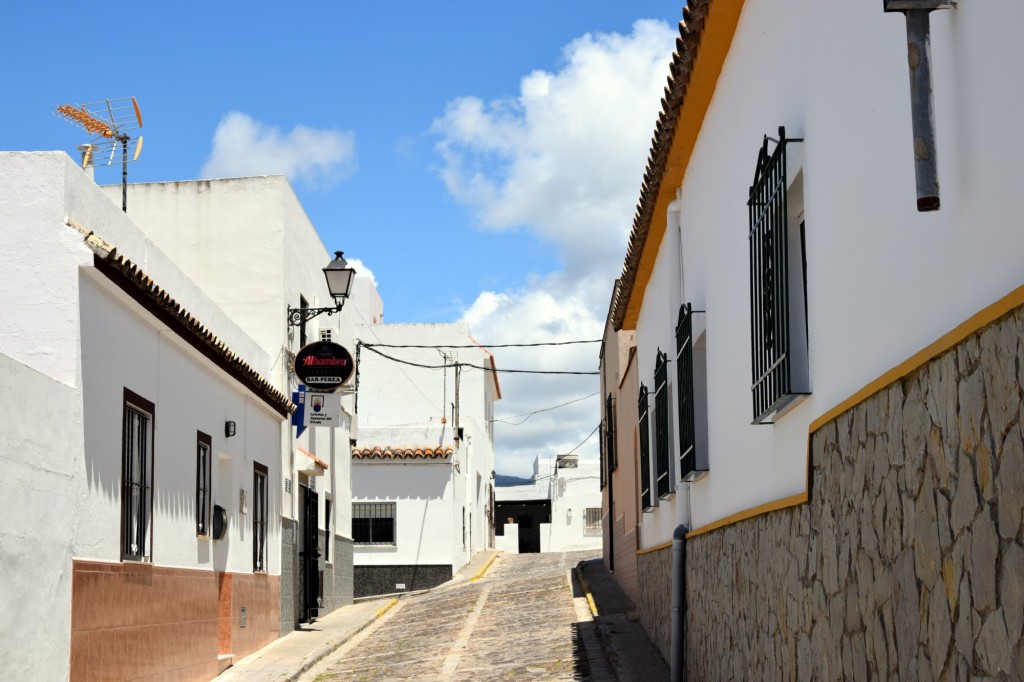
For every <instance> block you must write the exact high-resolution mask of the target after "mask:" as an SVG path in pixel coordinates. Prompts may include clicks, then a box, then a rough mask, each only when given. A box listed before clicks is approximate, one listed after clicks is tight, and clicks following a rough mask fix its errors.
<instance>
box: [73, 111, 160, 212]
mask: <svg viewBox="0 0 1024 682" xmlns="http://www.w3.org/2000/svg"><path fill="white" fill-rule="evenodd" d="M54 113H56V114H57V115H58V116H60V117H62V118H66V119H67V120H68V121H70V122H71V123H74V124H75V125H78V126H81V127H82V128H85V131H86V132H87V133H89V134H91V135H95V137H94V138H93V139H92V140H91V141H90V142H89V143H88V144H84V145H82V146H81V147H79V149H81V150H82V168H89V167H95V166H111V165H113V164H114V162H115V161H120V162H121V209H122V210H123V211H124V212H125V213H127V212H128V161H136V160H138V158H139V153H140V152H142V136H141V135H139V136H138V137H136V138H132V136H131V135H129V134H128V133H126V132H125V131H126V130H134V129H136V128H141V127H142V112H140V111H139V103H138V102H137V101H135V98H134V97H122V98H120V99H105V100H103V101H102V102H93V103H91V104H61V105H60V106H59V107H57V109H56V111H55V112H54ZM133 141H134V142H135V145H134V151H133V152H132V153H131V154H129V147H130V146H131V143H132V142H133Z"/></svg>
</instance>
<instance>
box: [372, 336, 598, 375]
mask: <svg viewBox="0 0 1024 682" xmlns="http://www.w3.org/2000/svg"><path fill="white" fill-rule="evenodd" d="M360 345H362V347H363V348H366V349H367V350H370V351H373V352H374V353H376V354H377V355H379V356H381V357H382V358H387V359H388V360H391V361H392V362H397V363H399V364H403V365H410V366H412V367H420V368H422V369H444V368H445V367H446V365H426V364H423V363H420V362H413V361H412V360H402V359H401V358H396V357H394V356H393V355H388V354H387V353H384V352H382V351H379V350H377V349H376V348H374V346H373V345H371V344H367V343H361V344H360ZM456 364H458V365H461V366H462V367H471V368H473V369H479V370H483V371H484V372H502V373H505V374H574V375H579V376H598V375H600V374H601V373H600V372H570V371H565V370H543V369H502V368H496V367H484V366H483V365H474V364H473V363H470V362H459V363H456Z"/></svg>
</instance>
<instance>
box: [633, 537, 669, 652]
mask: <svg viewBox="0 0 1024 682" xmlns="http://www.w3.org/2000/svg"><path fill="white" fill-rule="evenodd" d="M636 573H637V583H638V586H639V588H640V589H639V591H640V602H639V603H638V604H637V605H636V606H637V618H638V619H639V621H640V625H641V626H642V627H643V629H644V631H645V632H646V633H647V637H648V638H649V639H650V640H651V642H653V643H654V646H656V647H657V648H658V651H660V652H661V655H662V657H663V658H664V659H665V660H666V661H667V660H668V659H669V653H670V647H671V646H672V546H671V545H669V546H668V547H665V548H662V549H658V550H655V551H653V552H645V553H643V554H638V555H637V557H636Z"/></svg>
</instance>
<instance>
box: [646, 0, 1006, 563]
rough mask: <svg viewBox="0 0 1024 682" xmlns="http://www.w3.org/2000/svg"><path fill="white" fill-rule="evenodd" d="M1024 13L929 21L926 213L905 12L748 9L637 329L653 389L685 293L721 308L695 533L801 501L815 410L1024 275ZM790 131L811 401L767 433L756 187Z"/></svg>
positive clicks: (715, 316) (651, 519) (796, 5)
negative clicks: (757, 414) (751, 202)
mask: <svg viewBox="0 0 1024 682" xmlns="http://www.w3.org/2000/svg"><path fill="white" fill-rule="evenodd" d="M1022 19H1024V5H1022V4H1021V3H1018V2H1011V1H1010V0H993V1H992V2H985V3H979V2H973V3H970V2H968V3H960V6H959V8H958V9H956V10H952V11H949V10H946V11H938V12H933V13H932V14H931V24H932V54H933V60H934V64H933V73H934V87H935V111H936V124H937V137H938V153H937V156H938V164H939V178H940V182H941V188H942V209H941V211H939V212H936V213H918V212H917V211H916V206H915V196H916V195H915V188H914V169H913V147H912V142H911V140H912V136H911V129H910V120H911V119H910V109H909V101H910V95H909V82H908V80H909V77H908V69H907V55H906V32H905V24H904V19H903V17H902V15H900V14H885V13H883V12H882V8H881V6H880V3H872V2H867V3H823V2H817V1H815V0H784V1H782V2H779V1H778V0H747V1H746V2H745V4H744V8H743V13H742V15H741V18H740V22H739V26H738V29H737V32H736V36H735V38H734V40H733V45H732V49H731V52H730V54H729V56H728V58H727V61H726V63H725V67H724V70H723V73H722V76H721V78H720V80H719V82H718V86H717V90H716V92H715V95H714V99H713V101H712V103H711V106H710V109H709V111H708V114H707V117H706V119H705V121H704V124H703V128H702V130H701V134H700V138H699V140H698V142H697V145H696V148H695V150H694V153H693V156H692V158H691V159H690V162H689V166H688V170H687V175H686V178H685V181H684V186H683V188H682V190H681V191H680V193H679V195H678V202H677V204H676V206H675V208H678V210H679V218H678V223H676V222H675V219H674V217H672V216H670V217H669V230H668V233H667V235H666V239H665V241H664V243H663V245H662V248H661V252H660V254H659V257H658V262H657V264H656V266H655V271H654V276H653V278H652V280H651V284H650V285H649V286H648V288H647V293H646V296H645V299H644V311H643V313H642V314H641V316H640V320H639V323H638V327H637V332H638V357H639V360H640V365H639V370H640V377H641V380H642V381H645V382H646V383H648V385H649V386H650V385H651V384H653V367H654V354H655V352H656V350H657V348H658V347H659V346H660V347H661V348H662V349H668V348H673V349H674V341H673V339H672V336H671V333H670V332H671V325H673V324H674V323H675V319H676V315H677V311H678V303H679V301H680V300H683V301H693V302H694V303H695V304H696V305H695V307H700V308H701V309H706V310H707V316H706V320H707V348H708V355H707V361H708V375H709V386H708V400H709V404H710V417H709V431H710V467H711V473H710V475H709V476H708V477H707V478H705V479H704V480H702V481H699V482H697V483H696V484H694V486H693V503H692V506H693V518H692V520H691V523H692V526H701V525H704V524H706V523H709V522H712V521H714V520H716V519H720V518H722V517H724V516H727V515H729V514H731V513H734V512H737V511H740V510H743V509H747V508H750V507H753V506H756V505H758V504H762V503H766V502H769V501H773V500H776V499H779V498H783V497H786V496H789V495H792V494H795V493H799V492H802V491H803V490H804V485H805V477H806V456H807V453H806V448H807V429H808V425H809V423H810V422H811V420H812V419H814V418H815V417H817V416H818V415H820V414H822V413H824V412H825V411H827V410H828V409H829V408H831V407H833V406H834V405H835V404H837V403H838V402H840V401H842V400H843V399H845V398H846V397H848V396H849V395H850V394H852V393H853V392H855V391H856V390H857V389H859V388H860V387H861V386H863V385H864V384H866V383H867V382H868V381H870V380H872V379H873V378H875V377H876V376H878V375H880V374H882V373H883V372H885V371H886V370H888V369H889V368H891V367H893V366H894V365H896V364H898V363H899V362H901V361H903V360H904V359H906V358H907V357H909V356H911V355H912V354H913V353H915V352H916V351H918V350H919V349H921V348H922V347H924V346H925V345H927V344H929V343H931V342H932V341H934V340H935V339H936V338H938V337H939V336H941V335H942V334H944V333H945V332H947V331H949V330H950V329H952V328H953V327H955V326H956V325H957V324H959V323H960V322H961V321H963V320H964V319H966V318H967V317H969V316H970V315H972V314H974V313H975V312H977V311H978V310H980V309H981V308H983V307H985V306H986V305H988V304H990V303H992V302H993V301H995V300H997V299H998V298H1000V297H1001V296H1003V295H1005V294H1006V293H1008V292H1009V291H1011V290H1012V289H1014V288H1015V287H1017V286H1019V285H1020V284H1021V283H1022V282H1024V275H1022V274H1021V273H1022V270H1021V267H1020V257H1019V254H1020V253H1021V252H1022V250H1024V231H1021V229H1020V218H1019V215H1018V213H1019V211H1018V210H1017V208H1016V205H1015V202H1014V201H1013V197H1014V196H1015V193H1016V190H1015V187H1014V186H1015V184H1016V183H1017V182H1018V180H1019V178H1021V177H1024V155H1022V154H1021V151H1022V150H1024V129H1022V128H1021V127H1020V126H1019V125H1017V124H1016V119H1017V112H1019V111H1020V110H1021V108H1022V105H1024V81H1021V79H1014V78H1007V77H1006V73H1007V71H1006V68H1007V65H1008V64H1021V63H1024V43H1022V42H1021V41H1019V40H1016V39H1015V38H1014V37H1013V34H1012V27H1013V26H1017V25H1019V24H1020V21H1021V20H1022ZM865 46H870V47H869V48H867V49H866V48H865ZM698 68H699V63H698ZM755 103H756V106H755V105H754V104H755ZM780 125H785V126H786V130H787V134H788V135H789V136H791V137H803V138H805V142H804V143H803V144H793V145H791V146H790V150H791V152H792V153H793V154H794V155H796V157H797V158H795V159H794V160H793V162H792V163H791V168H793V169H794V170H793V171H791V173H790V177H791V178H792V177H793V176H794V173H795V170H796V169H797V168H799V169H801V170H802V171H803V177H804V193H805V202H804V203H805V212H806V225H807V228H806V230H807V232H806V234H807V268H808V283H807V290H808V319H809V337H810V338H809V352H810V366H811V382H812V395H811V396H809V398H808V399H807V400H805V401H804V402H802V403H801V404H799V405H798V406H797V407H796V408H794V409H793V411H791V412H790V413H789V414H787V415H785V416H784V417H782V418H781V419H780V420H779V422H778V423H777V424H775V425H774V426H752V425H751V424H750V421H751V406H750V383H751V382H750V348H749V345H750V332H749V329H750V321H749V317H750V311H749V307H750V301H749V263H748V258H749V256H748V242H747V231H748V224H747V222H748V220H747V209H746V195H747V191H748V188H749V185H750V182H751V179H752V178H753V173H754V166H755V161H756V158H757V153H758V149H759V147H760V144H761V140H762V136H763V135H764V134H769V135H771V136H773V137H774V136H776V134H777V129H778V127H779V126H780ZM677 225H681V228H680V227H677ZM679 229H681V231H682V242H683V247H682V253H683V256H682V273H683V274H682V287H681V291H680V289H679V288H678V286H675V282H677V281H678V280H677V279H675V278H676V277H677V275H676V272H677V271H678V265H679V264H678V261H679V255H678V250H677V249H676V248H675V247H674V244H675V243H676V242H674V241H673V240H675V239H677V236H676V231H677V230H679ZM675 451H676V452H678V450H675ZM675 497H676V498H681V497H682V495H681V494H677V495H676V496H675ZM679 504H681V501H680V500H679V499H674V500H672V501H668V502H666V501H663V502H662V507H664V508H666V511H664V512H663V511H662V510H661V509H659V511H658V512H657V513H656V514H654V515H652V514H645V515H644V519H643V522H642V523H643V532H642V538H643V546H651V545H654V544H658V543H659V542H663V541H666V540H668V539H670V538H671V531H670V530H669V527H670V526H671V525H672V524H671V523H670V522H669V517H676V518H680V519H683V518H685V514H684V513H683V512H682V511H681V510H671V511H669V510H668V508H669V507H672V506H673V505H679Z"/></svg>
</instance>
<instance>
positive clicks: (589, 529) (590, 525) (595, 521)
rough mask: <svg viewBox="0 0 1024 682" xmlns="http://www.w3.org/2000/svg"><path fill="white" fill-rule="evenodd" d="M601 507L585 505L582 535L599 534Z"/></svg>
mask: <svg viewBox="0 0 1024 682" xmlns="http://www.w3.org/2000/svg"><path fill="white" fill-rule="evenodd" d="M601 514H602V509H601V507H587V508H586V511H585V515H586V516H585V519H584V526H583V534H584V535H600V534H601Z"/></svg>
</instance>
